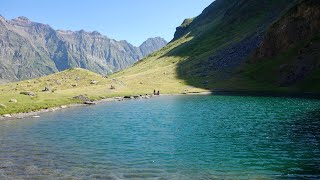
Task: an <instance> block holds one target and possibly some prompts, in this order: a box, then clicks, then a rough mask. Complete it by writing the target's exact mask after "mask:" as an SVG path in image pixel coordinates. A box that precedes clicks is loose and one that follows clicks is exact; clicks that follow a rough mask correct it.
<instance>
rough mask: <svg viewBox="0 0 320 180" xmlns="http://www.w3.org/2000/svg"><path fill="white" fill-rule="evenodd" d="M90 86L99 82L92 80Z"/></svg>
mask: <svg viewBox="0 0 320 180" xmlns="http://www.w3.org/2000/svg"><path fill="white" fill-rule="evenodd" d="M90 84H98V81H95V80H92V81H91V82H90Z"/></svg>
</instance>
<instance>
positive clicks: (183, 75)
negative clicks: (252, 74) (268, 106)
mask: <svg viewBox="0 0 320 180" xmlns="http://www.w3.org/2000/svg"><path fill="white" fill-rule="evenodd" d="M291 2H292V1H288V0H277V1H275V0H274V1H267V2H261V1H257V0H250V1H245V0H241V1H231V0H217V1H215V2H214V3H212V4H211V5H210V6H209V7H208V8H206V9H205V10H204V11H203V13H202V14H201V15H199V16H198V17H196V18H194V19H187V20H185V21H184V22H183V24H182V25H181V26H180V27H178V28H177V32H176V34H175V38H174V40H173V41H172V42H171V43H170V44H169V45H167V46H166V47H165V48H163V49H162V50H160V51H158V52H157V53H154V54H152V55H151V56H149V57H147V58H145V59H144V60H142V61H140V62H139V63H137V64H135V66H133V67H132V68H129V69H127V70H124V71H121V72H118V73H116V74H114V75H113V77H117V78H119V79H121V80H122V81H124V82H130V81H147V82H152V83H154V84H156V85H157V86H158V87H160V88H161V89H162V90H164V91H170V90H171V89H172V88H180V85H181V84H184V85H188V86H191V87H198V88H202V89H209V90H213V89H221V88H228V87H232V89H235V90H237V89H242V88H243V89H245V88H244V87H247V86H242V84H232V86H230V84H229V82H228V81H227V79H230V77H231V76H232V73H234V72H235V70H234V69H235V68H234V67H235V66H239V65H240V64H242V63H243V62H244V60H246V59H247V58H248V57H249V55H250V54H251V53H253V51H254V50H255V49H256V48H257V47H258V45H259V43H260V42H261V40H262V36H263V34H264V33H265V31H266V29H267V27H268V26H269V25H270V24H271V23H272V22H273V21H274V20H275V19H276V18H277V17H279V15H280V14H281V13H282V12H283V11H284V10H285V9H286V8H288V7H289V6H290V5H291ZM230 54H233V56H234V57H235V58H234V59H232V58H229V59H228V61H227V62H224V59H225V58H226V57H228V56H230ZM216 56H217V57H216ZM180 91H181V90H180Z"/></svg>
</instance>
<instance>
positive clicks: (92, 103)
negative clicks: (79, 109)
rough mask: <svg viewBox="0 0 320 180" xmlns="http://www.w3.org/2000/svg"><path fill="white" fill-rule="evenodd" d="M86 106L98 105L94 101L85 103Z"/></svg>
mask: <svg viewBox="0 0 320 180" xmlns="http://www.w3.org/2000/svg"><path fill="white" fill-rule="evenodd" d="M84 104H87V105H96V104H97V103H95V102H93V101H86V102H84Z"/></svg>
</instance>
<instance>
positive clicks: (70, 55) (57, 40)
mask: <svg viewBox="0 0 320 180" xmlns="http://www.w3.org/2000/svg"><path fill="white" fill-rule="evenodd" d="M166 43H167V42H166V41H165V40H164V39H162V38H151V39H148V40H147V41H146V42H145V43H143V44H142V45H141V46H140V47H135V46H133V45H131V44H130V43H128V42H126V41H116V40H113V39H110V38H108V37H106V36H103V35H101V34H100V33H99V32H97V31H94V32H86V31H84V30H81V31H76V32H73V31H63V30H54V29H53V28H51V27H50V26H49V25H46V24H41V23H36V22H33V21H31V20H29V19H28V18H26V17H18V18H15V19H13V20H10V21H7V20H6V19H5V18H3V17H2V16H0V82H1V81H2V82H8V81H17V80H24V79H31V78H35V77H40V76H44V75H48V74H52V73H55V72H59V71H63V70H66V69H69V68H78V67H79V68H84V69H88V70H91V71H93V72H96V73H100V74H103V75H106V74H108V73H112V72H115V71H118V70H121V69H124V68H127V67H129V66H131V65H132V64H134V63H136V62H137V61H138V60H140V59H142V58H144V57H145V56H147V55H149V54H150V53H153V52H154V51H157V50H159V49H160V48H162V47H163V46H165V45H166Z"/></svg>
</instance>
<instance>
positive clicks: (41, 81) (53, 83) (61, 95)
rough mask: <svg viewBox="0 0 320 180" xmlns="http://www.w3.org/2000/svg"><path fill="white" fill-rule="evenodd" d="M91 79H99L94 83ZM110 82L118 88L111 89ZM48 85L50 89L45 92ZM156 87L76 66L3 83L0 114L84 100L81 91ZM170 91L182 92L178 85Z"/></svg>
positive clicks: (116, 92)
mask: <svg viewBox="0 0 320 180" xmlns="http://www.w3.org/2000/svg"><path fill="white" fill-rule="evenodd" d="M92 81H97V83H96V84H92V83H91V82H92ZM143 82H145V81H143ZM111 86H113V87H115V89H111ZM45 87H48V88H49V89H50V91H47V92H43V90H44V89H45ZM154 89H157V90H158V89H159V87H157V84H152V83H150V84H147V83H146V84H141V83H140V82H139V81H132V82H130V83H128V84H127V83H125V82H122V81H121V80H120V79H117V78H106V77H102V76H101V75H99V74H96V73H93V72H91V71H88V70H84V69H79V68H74V69H69V70H66V71H63V72H59V73H56V74H52V75H49V76H45V77H41V78H36V79H32V80H27V81H21V82H15V83H9V84H5V85H1V86H0V104H2V105H4V106H5V107H2V105H0V115H2V114H13V113H20V112H30V111H35V110H39V109H48V108H52V107H59V106H61V105H68V104H75V103H82V102H81V101H80V100H78V99H75V98H73V97H75V96H79V95H85V96H87V97H89V98H90V99H91V100H100V99H105V98H109V97H120V96H132V95H144V94H152V93H153V90H154ZM193 90H194V91H198V90H197V89H193ZM21 92H33V93H35V96H28V95H23V94H21ZM167 92H170V93H180V92H179V90H177V89H175V88H173V89H171V90H170V91H167ZM11 99H16V100H17V102H16V103H15V102H10V100H11Z"/></svg>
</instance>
